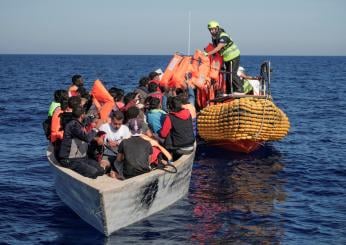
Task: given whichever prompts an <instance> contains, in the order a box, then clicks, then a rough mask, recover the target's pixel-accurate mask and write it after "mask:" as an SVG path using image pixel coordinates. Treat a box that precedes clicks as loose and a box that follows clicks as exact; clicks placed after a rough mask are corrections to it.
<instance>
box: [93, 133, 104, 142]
mask: <svg viewBox="0 0 346 245" xmlns="http://www.w3.org/2000/svg"><path fill="white" fill-rule="evenodd" d="M105 137H106V132H105V131H98V132H97V134H96V136H95V138H94V140H95V141H96V143H97V144H98V145H103V144H104V142H105Z"/></svg>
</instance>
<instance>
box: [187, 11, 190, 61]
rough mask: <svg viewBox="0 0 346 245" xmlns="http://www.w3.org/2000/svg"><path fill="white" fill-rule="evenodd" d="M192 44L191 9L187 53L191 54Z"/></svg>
mask: <svg viewBox="0 0 346 245" xmlns="http://www.w3.org/2000/svg"><path fill="white" fill-rule="evenodd" d="M190 44H191V11H189V38H188V43H187V55H190Z"/></svg>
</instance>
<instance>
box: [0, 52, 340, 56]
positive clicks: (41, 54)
mask: <svg viewBox="0 0 346 245" xmlns="http://www.w3.org/2000/svg"><path fill="white" fill-rule="evenodd" d="M176 53H179V52H176ZM173 54H174V53H173ZM173 54H87V53H80V54H78V53H0V55H37V56H44V55H47V56H48V55H52V56H53V55H56V56H57V55H71V56H171V55H173ZM179 54H181V55H183V56H187V55H185V54H182V53H179ZM190 56H191V55H190ZM241 56H288V57H346V54H340V55H327V54H299V55H298V54H243V55H241Z"/></svg>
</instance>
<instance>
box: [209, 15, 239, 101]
mask: <svg viewBox="0 0 346 245" xmlns="http://www.w3.org/2000/svg"><path fill="white" fill-rule="evenodd" d="M208 29H209V32H210V34H211V39H212V42H213V45H214V46H215V48H214V49H213V50H211V51H210V52H206V53H205V54H206V55H207V56H209V55H213V54H216V53H217V52H219V53H220V55H221V56H222V57H223V61H224V64H225V67H226V72H227V73H226V93H228V94H229V93H230V92H231V91H232V88H231V85H232V81H231V73H232V80H233V89H234V92H238V93H243V83H242V81H241V80H240V78H239V76H238V75H237V71H238V67H239V63H240V51H239V49H238V47H237V45H236V44H235V43H234V42H233V40H232V39H231V37H230V36H229V35H228V34H227V33H226V32H225V30H224V29H223V28H221V27H220V24H219V23H218V22H217V21H214V20H212V21H210V22H209V23H208ZM231 68H232V69H231Z"/></svg>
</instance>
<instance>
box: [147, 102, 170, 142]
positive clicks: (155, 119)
mask: <svg viewBox="0 0 346 245" xmlns="http://www.w3.org/2000/svg"><path fill="white" fill-rule="evenodd" d="M148 106H149V111H148V112H147V122H148V125H149V127H150V129H151V130H152V131H153V133H154V134H156V135H158V133H159V131H160V130H161V128H162V124H163V121H164V119H165V116H166V114H167V113H166V112H165V111H163V110H162V109H161V102H160V99H158V98H155V97H149V101H148Z"/></svg>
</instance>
